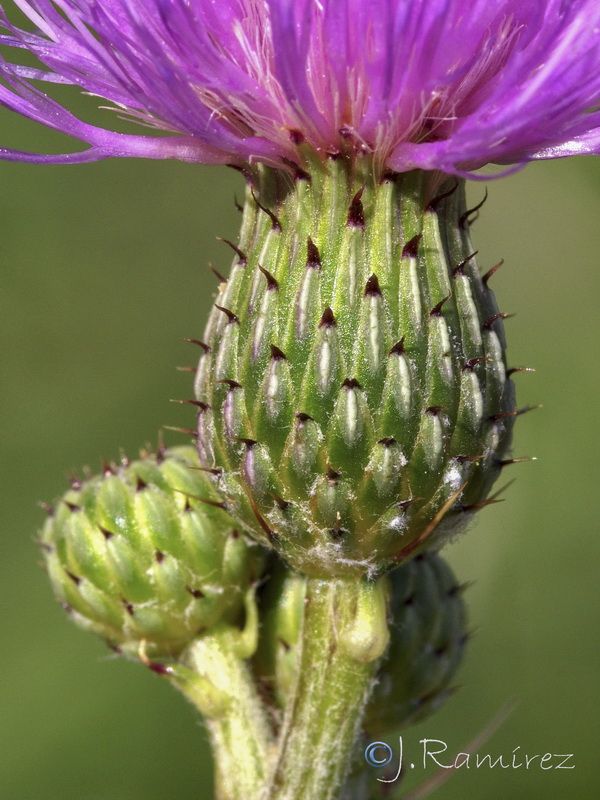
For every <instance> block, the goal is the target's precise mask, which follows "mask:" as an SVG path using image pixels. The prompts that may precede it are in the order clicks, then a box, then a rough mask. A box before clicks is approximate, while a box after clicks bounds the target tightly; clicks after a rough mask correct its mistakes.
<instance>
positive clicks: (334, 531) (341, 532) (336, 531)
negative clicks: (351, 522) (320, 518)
mask: <svg viewBox="0 0 600 800" xmlns="http://www.w3.org/2000/svg"><path fill="white" fill-rule="evenodd" d="M348 533H350V531H349V530H348V529H347V528H343V527H342V526H341V525H336V526H335V527H334V528H329V535H330V536H331V538H332V539H334V540H335V539H341V538H342V536H346V534H348Z"/></svg>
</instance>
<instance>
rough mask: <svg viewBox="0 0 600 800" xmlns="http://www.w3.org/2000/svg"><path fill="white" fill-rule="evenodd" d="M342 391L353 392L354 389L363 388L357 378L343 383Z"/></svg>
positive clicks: (347, 379) (348, 379)
mask: <svg viewBox="0 0 600 800" xmlns="http://www.w3.org/2000/svg"><path fill="white" fill-rule="evenodd" d="M342 389H347V390H348V391H351V390H352V389H362V386H361V385H360V383H359V382H358V381H357V380H356V378H346V380H345V381H343V383H342Z"/></svg>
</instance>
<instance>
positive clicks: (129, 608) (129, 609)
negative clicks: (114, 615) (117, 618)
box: [121, 597, 133, 617]
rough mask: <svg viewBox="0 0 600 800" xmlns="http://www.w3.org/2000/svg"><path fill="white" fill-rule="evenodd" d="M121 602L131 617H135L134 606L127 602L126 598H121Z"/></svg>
mask: <svg viewBox="0 0 600 800" xmlns="http://www.w3.org/2000/svg"><path fill="white" fill-rule="evenodd" d="M121 602H122V603H123V607H124V608H125V611H127V613H128V614H129V616H130V617H133V604H132V603H129V602H128V601H127V600H125V598H124V597H122V598H121Z"/></svg>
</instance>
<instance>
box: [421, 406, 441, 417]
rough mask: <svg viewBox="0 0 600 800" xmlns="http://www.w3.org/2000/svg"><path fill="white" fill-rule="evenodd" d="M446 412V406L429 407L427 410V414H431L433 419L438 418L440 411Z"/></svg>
mask: <svg viewBox="0 0 600 800" xmlns="http://www.w3.org/2000/svg"><path fill="white" fill-rule="evenodd" d="M443 410H444V406H428V407H427V408H426V409H425V413H426V414H429V416H431V417H437V416H438V414H439V413H440V411H443Z"/></svg>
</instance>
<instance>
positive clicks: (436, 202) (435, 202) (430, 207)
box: [425, 181, 460, 211]
mask: <svg viewBox="0 0 600 800" xmlns="http://www.w3.org/2000/svg"><path fill="white" fill-rule="evenodd" d="M459 186H460V181H456V182H455V184H454V186H452V187H451V188H450V189H449V190H448V191H447V192H444V193H443V194H438V195H436V196H435V197H434V198H433V199H432V200H430V201H429V203H428V204H427V205H426V206H425V211H437V209H438V207H439V206H440V205H441V204H442V203H443V202H444V200H446V199H447V198H448V197H452V195H453V194H454V192H455V191H456V190H457V189H458V187H459Z"/></svg>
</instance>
